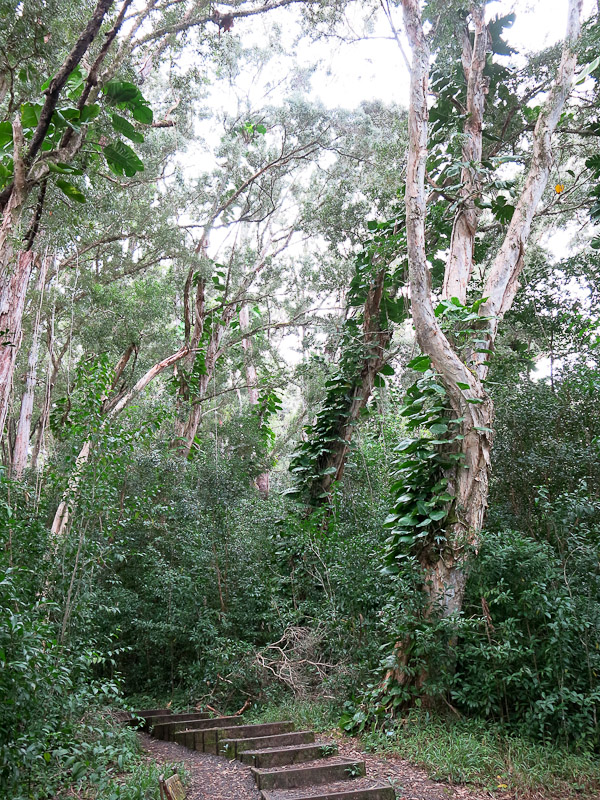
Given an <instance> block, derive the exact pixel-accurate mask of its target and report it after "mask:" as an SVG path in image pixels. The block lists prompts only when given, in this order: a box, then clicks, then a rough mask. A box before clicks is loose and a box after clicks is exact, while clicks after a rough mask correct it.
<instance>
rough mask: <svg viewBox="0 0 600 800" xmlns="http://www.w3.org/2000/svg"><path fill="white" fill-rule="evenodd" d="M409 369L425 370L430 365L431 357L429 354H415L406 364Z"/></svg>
mask: <svg viewBox="0 0 600 800" xmlns="http://www.w3.org/2000/svg"><path fill="white" fill-rule="evenodd" d="M406 366H407V367H408V368H409V369H414V370H415V372H427V370H428V369H429V367H430V366H431V359H430V358H429V356H417V357H416V358H413V359H412V361H409V362H408V364H407V365H406Z"/></svg>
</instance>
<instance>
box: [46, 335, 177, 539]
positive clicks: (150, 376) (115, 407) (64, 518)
mask: <svg viewBox="0 0 600 800" xmlns="http://www.w3.org/2000/svg"><path fill="white" fill-rule="evenodd" d="M132 350H133V348H129V349H128V351H127V352H126V354H125V356H123V357H122V358H121V359H120V361H119V364H118V365H117V368H116V371H115V372H116V374H117V377H116V380H118V371H119V370H121V372H122V370H123V369H124V368H125V365H126V364H127V360H128V359H129V357H130V355H131V352H132ZM187 354H188V348H187V347H182V348H181V350H178V351H177V352H176V353H173V354H172V355H170V356H167V358H164V359H163V360H162V361H159V362H157V363H156V364H154V366H152V367H150V369H149V370H148V371H147V372H146V373H145V374H144V375H142V377H141V378H140V379H139V380H138V382H137V383H136V384H135V386H134V387H133V388H132V389H130V390H129V392H127V393H126V394H122V395H121V396H120V397H118V398H115V399H113V400H107V402H106V405H105V410H106V419H105V421H104V422H103V423H102V424H103V425H106V423H108V422H109V420H111V419H114V418H115V417H116V416H117V415H118V414H120V413H121V411H123V409H124V408H126V406H128V405H129V403H130V402H131V401H132V400H133V399H134V398H135V397H137V395H138V394H139V393H140V392H142V391H143V390H144V389H145V388H146V386H148V384H149V383H150V382H151V381H153V380H154V378H156V376H157V375H160V373H161V372H164V370H165V369H167V368H168V367H171V366H173V365H174V364H176V363H177V362H178V361H180V360H181V359H182V358H185V356H186V355H187ZM91 447H92V443H91V441H90V440H89V439H88V440H87V441H86V442H84V444H83V446H82V448H81V450H80V451H79V454H78V456H77V459H76V461H75V469H74V470H73V473H72V475H71V478H70V479H69V484H68V486H67V489H66V491H65V493H64V495H63V497H62V500H61V502H60V504H59V506H58V508H57V509H56V513H55V515H54V519H53V521H52V528H51V532H50V537H51V541H52V542H53V543H54V544H53V546H54V549H55V550H56V549H57V547H58V543H59V542H60V541H61V540H62V538H63V537H64V535H65V533H66V531H67V528H68V525H69V522H70V519H71V515H72V512H73V508H74V506H75V504H76V502H77V497H78V495H79V490H80V487H81V480H82V478H83V475H84V472H85V465H86V464H87V462H88V460H89V457H90V454H91Z"/></svg>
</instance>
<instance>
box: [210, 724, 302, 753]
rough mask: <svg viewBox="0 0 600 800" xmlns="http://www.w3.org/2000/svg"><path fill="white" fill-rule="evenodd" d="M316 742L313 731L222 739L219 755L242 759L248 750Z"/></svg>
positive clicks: (220, 740)
mask: <svg viewBox="0 0 600 800" xmlns="http://www.w3.org/2000/svg"><path fill="white" fill-rule="evenodd" d="M314 741H315V734H314V732H313V731H293V732H292V733H278V734H275V735H273V736H253V737H251V738H249V739H221V737H219V754H220V755H222V756H227V758H238V759H241V755H242V753H244V752H245V751H246V750H265V749H267V748H270V747H288V746H290V745H295V744H311V743H312V742H314Z"/></svg>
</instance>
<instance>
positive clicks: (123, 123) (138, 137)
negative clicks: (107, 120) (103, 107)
mask: <svg viewBox="0 0 600 800" xmlns="http://www.w3.org/2000/svg"><path fill="white" fill-rule="evenodd" d="M111 119H112V126H113V128H114V129H115V130H116V131H117V133H122V134H123V136H126V137H127V138H128V139H129V140H130V141H132V142H137V143H138V144H141V143H142V142H143V141H144V137H143V136H142V134H141V133H139V132H138V131H136V129H135V128H134V127H133V125H132V124H131V122H129V120H128V119H125V117H122V116H121V115H120V114H112V116H111Z"/></svg>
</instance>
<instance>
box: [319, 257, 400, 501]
mask: <svg viewBox="0 0 600 800" xmlns="http://www.w3.org/2000/svg"><path fill="white" fill-rule="evenodd" d="M386 271H387V268H386V267H385V268H383V269H381V270H380V271H379V272H378V273H377V276H376V278H375V282H374V284H373V286H371V288H370V290H369V293H368V295H367V299H366V301H365V306H364V318H363V347H364V357H363V365H362V369H361V371H360V376H359V378H358V381H357V382H356V385H355V387H354V389H353V390H352V394H351V398H352V399H351V402H350V407H349V409H348V413H347V415H346V416H344V417H343V418H342V419H340V421H339V424H338V427H337V430H336V431H335V432H334V436H335V441H333V442H332V443H331V452H329V453H327V454H326V455H325V456H324V457H323V460H322V462H321V463H320V464H319V472H321V473H325V474H324V475H323V477H322V479H321V481H320V482H319V485H318V487H316V488H315V493H316V494H319V495H321V494H326V493H328V492H329V491H330V489H331V486H332V484H333V483H334V482H335V481H341V479H342V477H343V475H344V469H345V467H346V461H347V459H348V453H349V452H350V446H351V444H352V437H353V435H354V430H355V428H356V424H357V422H358V420H359V417H360V414H361V412H362V410H363V409H364V408H365V406H366V405H367V403H368V402H369V399H370V397H371V395H372V394H373V388H374V386H375V377H376V375H377V373H378V372H379V370H380V369H381V368H382V366H383V365H384V364H385V355H386V354H385V350H386V348H387V346H388V344H389V342H390V338H391V336H392V330H391V327H388V328H386V329H384V330H382V329H381V325H380V315H381V300H382V297H383V287H384V281H385V275H386ZM334 470H335V471H334Z"/></svg>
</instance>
